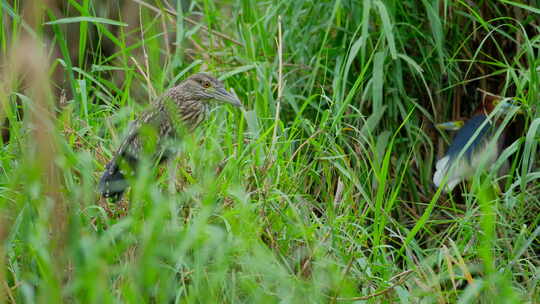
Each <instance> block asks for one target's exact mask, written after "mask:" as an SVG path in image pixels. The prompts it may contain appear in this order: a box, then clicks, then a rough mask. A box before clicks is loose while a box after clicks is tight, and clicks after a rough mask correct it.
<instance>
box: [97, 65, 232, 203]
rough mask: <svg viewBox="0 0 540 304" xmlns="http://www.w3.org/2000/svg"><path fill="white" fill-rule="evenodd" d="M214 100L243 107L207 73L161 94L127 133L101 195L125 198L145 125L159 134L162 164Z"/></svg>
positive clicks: (157, 156) (101, 183)
mask: <svg viewBox="0 0 540 304" xmlns="http://www.w3.org/2000/svg"><path fill="white" fill-rule="evenodd" d="M212 100H215V101H219V102H225V103H229V104H232V105H234V106H237V107H241V106H242V104H241V103H240V100H239V99H238V97H237V96H236V94H234V92H228V91H227V90H225V88H224V86H223V83H222V82H221V81H219V80H217V79H216V78H214V77H212V76H210V75H208V74H205V73H199V74H195V75H192V76H191V77H189V78H187V79H186V80H185V81H183V82H182V83H180V84H179V85H177V86H175V87H173V88H171V89H169V90H168V91H167V92H165V93H164V94H163V95H162V96H161V97H159V98H158V99H157V101H156V102H155V103H154V104H153V105H152V107H151V108H150V109H149V110H147V111H146V112H144V113H143V114H142V115H141V116H140V117H138V118H137V119H136V120H135V121H134V122H133V123H132V125H131V126H130V129H129V131H128V133H127V136H126V137H125V138H124V140H123V141H122V143H121V144H120V146H119V148H118V149H117V151H116V153H115V155H114V157H113V158H112V160H111V161H110V162H109V163H108V164H107V166H106V168H105V172H104V173H103V176H102V177H101V180H100V181H99V191H100V192H101V195H103V196H104V197H111V198H114V199H115V200H118V199H120V198H121V197H122V194H123V193H124V191H125V190H126V188H127V187H128V183H127V181H126V176H125V173H124V171H123V170H122V169H123V168H126V167H129V168H130V169H131V170H136V168H137V165H138V162H139V160H140V158H141V157H142V153H143V151H142V150H143V142H144V141H145V138H144V135H143V134H144V133H145V132H144V131H143V129H144V128H146V127H150V128H153V129H154V130H155V132H156V133H157V142H156V145H155V150H154V151H153V153H152V155H151V156H152V158H153V160H155V161H156V162H157V163H161V162H163V161H164V160H166V159H167V158H169V157H170V156H171V154H174V153H173V151H174V147H172V146H173V145H174V142H175V141H178V140H180V139H181V138H182V134H179V133H182V132H178V131H179V130H182V131H187V132H189V131H193V130H194V129H195V128H196V127H197V126H198V125H199V124H200V123H201V122H202V121H203V120H204V119H205V118H206V116H207V114H208V108H209V102H210V101H212ZM179 125H180V126H179ZM141 131H143V132H141Z"/></svg>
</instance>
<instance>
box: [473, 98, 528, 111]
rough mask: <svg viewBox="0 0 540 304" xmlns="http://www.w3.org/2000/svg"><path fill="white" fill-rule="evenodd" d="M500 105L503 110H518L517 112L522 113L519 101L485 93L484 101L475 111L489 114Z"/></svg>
mask: <svg viewBox="0 0 540 304" xmlns="http://www.w3.org/2000/svg"><path fill="white" fill-rule="evenodd" d="M497 106H499V107H500V110H501V111H504V112H509V111H514V110H516V111H517V113H522V111H521V108H520V106H519V105H518V104H517V102H516V101H515V100H513V99H510V98H502V97H499V96H491V95H485V96H484V98H483V99H482V102H481V103H480V105H479V106H478V108H477V109H476V111H475V114H484V115H488V114H490V113H491V112H493V110H495V108H496V107H497Z"/></svg>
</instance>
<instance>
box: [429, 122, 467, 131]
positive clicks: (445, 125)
mask: <svg viewBox="0 0 540 304" xmlns="http://www.w3.org/2000/svg"><path fill="white" fill-rule="evenodd" d="M464 124H465V122H464V121H463V120H454V121H447V122H442V123H439V124H436V125H435V127H437V128H438V129H441V130H448V131H457V130H459V129H461V127H463V125H464Z"/></svg>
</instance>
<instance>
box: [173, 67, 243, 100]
mask: <svg viewBox="0 0 540 304" xmlns="http://www.w3.org/2000/svg"><path fill="white" fill-rule="evenodd" d="M183 89H184V90H186V91H188V92H190V94H191V95H192V96H193V97H195V98H197V99H200V100H207V101H210V100H215V101H220V102H225V103H229V104H232V105H233V106H236V107H241V106H242V103H241V102H240V100H239V99H238V96H236V94H235V93H234V91H227V90H226V89H225V86H224V85H223V82H221V81H219V80H218V79H216V78H214V77H212V76H211V75H209V74H206V73H198V74H194V75H192V76H190V77H189V78H188V79H186V80H185V81H184V83H183Z"/></svg>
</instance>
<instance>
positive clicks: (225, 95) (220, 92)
mask: <svg viewBox="0 0 540 304" xmlns="http://www.w3.org/2000/svg"><path fill="white" fill-rule="evenodd" d="M214 96H215V99H216V100H218V101H223V102H226V103H230V104H232V105H233V106H235V107H239V108H241V107H242V103H241V102H240V99H239V98H238V96H237V95H236V93H235V92H234V90H232V89H231V91H230V92H229V91H227V90H225V89H223V88H219V89H216V91H215V92H214Z"/></svg>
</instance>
